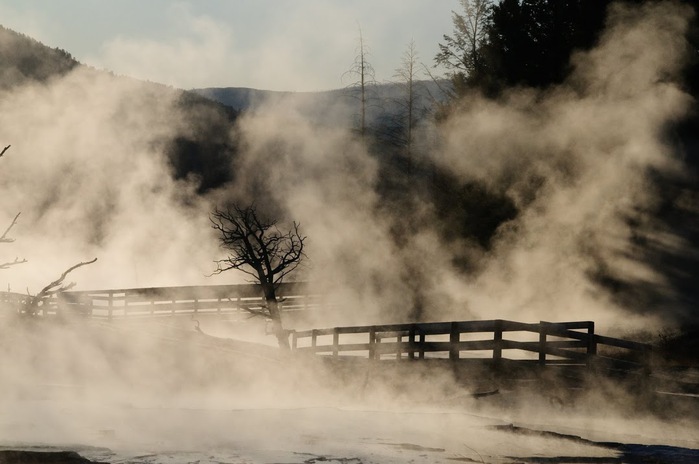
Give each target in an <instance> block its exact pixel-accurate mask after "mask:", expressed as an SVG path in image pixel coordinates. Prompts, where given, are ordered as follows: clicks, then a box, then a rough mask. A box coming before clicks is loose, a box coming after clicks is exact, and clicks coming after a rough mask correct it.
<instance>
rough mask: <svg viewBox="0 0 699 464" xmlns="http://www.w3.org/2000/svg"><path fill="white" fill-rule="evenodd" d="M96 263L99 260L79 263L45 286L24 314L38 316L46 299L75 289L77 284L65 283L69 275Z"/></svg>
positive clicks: (29, 303)
mask: <svg viewBox="0 0 699 464" xmlns="http://www.w3.org/2000/svg"><path fill="white" fill-rule="evenodd" d="M95 261H97V258H95V259H93V260H92V261H85V262H82V263H78V264H76V265H74V266H71V267H69V268H68V269H66V270H65V271H64V272H63V274H61V276H60V277H59V278H58V279H56V280H54V281H53V282H51V283H50V284H48V285H47V286H45V287H44V288H42V289H41V291H40V292H39V293H37V294H36V295H34V296H32V297H30V298H29V299H28V303H27V308H26V310H25V311H24V314H25V315H27V316H36V315H37V314H38V313H39V308H40V307H41V305H42V304H45V300H46V299H48V298H51V297H52V296H53V295H56V294H59V293H62V292H65V291H68V290H70V289H71V288H73V287H75V282H71V283H69V284H64V283H63V281H64V280H65V279H66V277H68V274H70V273H71V272H73V271H74V270H76V269H77V268H79V267H82V266H87V265H88V264H92V263H94V262H95Z"/></svg>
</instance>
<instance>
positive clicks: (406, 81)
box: [395, 40, 419, 169]
mask: <svg viewBox="0 0 699 464" xmlns="http://www.w3.org/2000/svg"><path fill="white" fill-rule="evenodd" d="M418 68H419V63H418V53H417V48H416V47H415V41H414V40H411V41H410V43H409V44H408V47H407V48H406V50H405V52H403V57H402V60H401V66H400V67H399V68H398V69H396V74H395V77H396V78H397V79H399V82H400V84H401V85H402V86H403V89H404V92H405V93H404V95H403V97H402V98H401V99H400V101H399V102H398V103H399V105H400V106H401V107H402V110H403V113H404V114H403V117H404V121H403V124H402V126H403V128H404V137H405V140H404V143H405V147H406V153H407V156H408V163H409V165H408V166H409V169H412V147H413V130H414V129H415V125H416V124H417V119H418V100H419V92H418V87H419V81H418V74H419V72H418Z"/></svg>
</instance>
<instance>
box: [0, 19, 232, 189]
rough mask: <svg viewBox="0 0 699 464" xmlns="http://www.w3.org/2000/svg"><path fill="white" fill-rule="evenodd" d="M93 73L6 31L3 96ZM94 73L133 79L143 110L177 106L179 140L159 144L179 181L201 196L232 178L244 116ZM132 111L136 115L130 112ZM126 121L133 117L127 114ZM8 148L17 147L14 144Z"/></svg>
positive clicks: (1, 37)
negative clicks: (236, 134)
mask: <svg viewBox="0 0 699 464" xmlns="http://www.w3.org/2000/svg"><path fill="white" fill-rule="evenodd" d="M78 69H82V70H86V69H89V68H87V67H86V66H85V65H83V64H81V63H79V62H78V61H77V60H75V59H74V58H73V57H72V56H71V55H70V53H68V52H66V51H64V50H61V49H58V48H50V47H48V46H46V45H44V44H42V43H40V42H38V41H36V40H34V39H32V38H30V37H27V36H26V35H24V34H20V33H18V32H15V31H12V30H10V29H7V28H5V27H2V26H0V90H2V91H8V92H11V91H12V90H13V89H15V88H18V87H20V86H23V85H27V84H32V83H33V84H43V85H50V83H51V81H52V80H53V79H57V78H61V77H64V76H66V75H68V74H69V73H70V72H72V71H74V70H78ZM90 71H91V72H93V73H96V74H99V73H104V74H109V75H110V76H111V78H112V79H114V80H115V81H114V82H115V84H116V83H117V82H118V81H119V80H124V79H129V80H131V81H135V82H137V83H138V85H139V86H140V87H141V89H142V91H140V92H139V95H140V101H139V102H137V103H139V104H141V106H150V105H153V104H157V101H156V100H157V99H158V98H159V97H158V96H159V95H163V94H168V93H170V94H171V95H172V98H173V99H175V100H176V102H177V103H176V105H175V112H176V113H178V114H177V117H174V118H171V119H172V120H173V121H177V120H179V121H180V123H179V126H178V128H177V130H176V131H173V132H176V133H177V135H176V136H173V138H171V139H169V140H161V141H158V145H159V146H162V147H163V149H164V151H165V152H166V154H167V156H168V158H169V161H170V165H171V174H172V176H173V177H174V178H178V179H180V178H193V179H196V180H197V182H198V190H199V191H200V192H204V191H207V190H209V189H211V188H215V187H218V186H220V185H222V184H223V183H225V182H227V181H229V180H230V179H231V178H232V172H231V170H230V165H231V159H232V158H233V157H234V156H235V153H236V151H237V150H236V146H235V142H234V141H231V137H230V133H231V129H232V127H233V126H234V124H235V121H236V119H237V117H238V112H237V111H235V110H234V109H232V108H231V107H228V106H226V105H223V104H220V103H217V102H215V101H212V100H211V99H208V98H204V97H203V96H200V95H198V94H196V93H194V92H188V91H184V90H180V89H174V88H171V87H167V86H164V85H162V84H156V83H152V82H143V81H137V80H133V79H131V78H128V77H123V76H114V75H112V74H110V73H107V72H106V71H98V70H94V69H91V70H90ZM134 103H136V102H126V101H125V102H124V107H125V108H126V112H127V113H128V112H129V111H134V112H135V111H138V109H137V108H136V107H137V106H138V105H135V104H134ZM129 108H131V109H129ZM124 117H128V114H125V115H124ZM2 143H6V144H7V143H13V141H12V140H8V141H2Z"/></svg>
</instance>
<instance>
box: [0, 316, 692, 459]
mask: <svg viewBox="0 0 699 464" xmlns="http://www.w3.org/2000/svg"><path fill="white" fill-rule="evenodd" d="M207 325H208V326H209V327H214V326H215V325H216V324H215V323H213V322H211V321H209V322H208V323H207ZM251 330H256V329H251ZM1 340H2V341H1V342H0V346H1V347H2V350H3V353H6V354H9V355H10V356H9V357H8V356H4V357H3V359H6V360H7V359H8V358H9V359H11V360H12V362H4V363H3V364H2V365H0V375H1V376H2V377H1V378H2V386H3V395H2V399H0V408H1V409H0V411H1V412H2V414H0V437H2V438H1V439H0V447H2V448H4V449H8V448H12V449H28V450H34V451H36V450H57V449H62V450H63V449H67V450H76V451H78V452H79V453H80V454H81V455H82V456H85V457H87V458H89V459H92V460H99V461H102V462H115V463H116V462H138V463H141V462H143V463H145V462H148V463H161V462H162V463H166V462H176V463H178V462H197V461H199V462H228V463H268V462H289V463H292V462H298V463H303V462H321V461H330V462H333V460H336V461H337V462H362V463H390V462H395V463H400V462H453V461H454V460H457V461H464V462H471V461H474V462H522V461H518V460H517V457H519V458H522V459H526V458H541V459H543V458H546V457H550V458H554V457H560V456H574V457H577V458H578V459H584V458H588V459H593V458H599V459H602V458H608V459H610V460H609V461H594V462H617V461H614V460H613V459H616V457H618V456H620V455H621V454H622V453H624V452H629V451H628V450H626V451H623V450H622V449H621V448H619V447H613V446H609V445H603V444H601V443H602V442H619V443H620V444H625V445H658V444H661V445H665V446H674V447H676V449H675V448H673V449H672V450H665V452H666V453H671V452H675V453H679V452H682V453H690V456H691V453H695V454H694V455H693V456H694V457H696V456H697V454H696V453H699V451H692V449H694V450H697V449H699V439H697V437H696V434H695V431H696V426H697V425H699V424H698V423H697V416H696V412H697V406H699V405H695V406H694V409H693V410H683V409H682V408H681V407H677V409H676V410H675V411H673V412H672V414H671V415H666V416H665V417H661V416H660V415H658V414H657V413H654V412H653V411H652V410H651V409H649V405H648V404H640V403H635V401H638V398H639V397H637V396H633V395H628V394H627V393H625V392H624V391H622V390H621V389H617V390H614V389H613V388H612V387H611V386H608V388H604V385H603V384H602V382H603V380H601V379H600V380H599V382H600V383H599V384H597V385H596V386H595V388H590V389H589V390H588V391H586V393H585V394H582V395H576V396H575V398H577V399H576V400H575V401H571V402H568V401H566V402H565V403H563V402H558V401H555V399H556V398H558V397H561V398H565V397H566V396H565V391H563V390H561V391H557V390H555V388H557V387H556V385H555V384H551V383H549V384H546V389H545V391H541V386H542V385H541V384H539V385H538V387H533V388H527V387H521V386H520V387H516V386H515V385H514V384H512V385H507V384H506V385H505V388H503V389H502V391H501V392H500V394H498V395H493V396H488V397H483V398H478V399H477V398H474V397H472V396H471V395H470V393H471V392H473V391H474V390H475V389H478V388H486V385H485V383H486V379H485V377H486V376H485V375H484V376H483V377H482V378H479V377H480V374H479V373H477V372H474V373H473V377H475V378H470V379H461V380H460V381H459V380H458V379H456V378H455V377H454V375H453V373H452V372H451V371H450V370H449V369H447V370H440V369H430V370H424V371H421V369H423V368H424V367H421V366H420V365H419V364H418V365H416V364H414V363H413V365H412V366H411V367H410V368H408V370H407V371H403V373H404V374H406V375H407V377H406V378H404V379H402V380H401V379H399V378H398V377H397V376H396V375H395V374H397V373H399V372H401V370H400V368H397V367H395V366H394V367H383V368H378V369H376V368H371V367H366V368H362V369H356V370H355V369H337V368H329V367H328V366H327V365H326V364H324V363H321V362H319V361H318V360H317V359H305V360H304V359H293V358H288V357H283V356H282V357H280V355H279V353H278V352H277V351H276V350H275V349H272V348H268V349H265V347H264V346H254V347H253V346H252V345H251V344H249V343H242V342H236V341H230V340H229V341H226V340H222V339H212V338H209V337H206V336H204V335H201V334H199V333H197V332H195V331H194V330H193V329H192V327H191V321H186V322H185V321H183V320H182V322H179V323H178V322H175V321H173V320H172V319H170V320H162V321H158V322H151V323H145V322H144V323H141V324H134V323H129V322H125V323H119V322H115V323H112V324H105V323H95V322H88V321H83V322H82V323H81V324H75V323H74V324H69V325H63V326H61V325H55V324H46V323H45V322H43V321H36V324H34V325H33V326H30V325H27V324H26V322H21V323H19V324H18V323H17V321H14V322H13V321H11V320H7V319H4V320H3V326H2V338H1ZM536 390H539V392H538V393H537V392H536ZM665 412H666V413H667V412H668V411H665ZM688 413H691V414H688ZM537 431H548V432H555V433H557V434H559V435H555V434H553V433H551V434H547V433H537ZM562 435H566V437H564V436H562ZM578 437H579V438H578ZM644 449H647V448H644ZM469 460H471V461H469ZM524 462H526V461H524ZM554 462H556V461H554ZM561 462H565V461H561ZM571 462H582V461H571ZM586 462H587V461H586ZM630 462H633V461H630ZM672 462H682V461H672ZM687 462H691V461H687Z"/></svg>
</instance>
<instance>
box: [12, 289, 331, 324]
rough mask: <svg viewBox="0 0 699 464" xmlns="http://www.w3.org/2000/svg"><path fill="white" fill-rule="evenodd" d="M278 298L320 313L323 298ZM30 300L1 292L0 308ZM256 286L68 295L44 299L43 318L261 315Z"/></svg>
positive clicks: (281, 292)
mask: <svg viewBox="0 0 699 464" xmlns="http://www.w3.org/2000/svg"><path fill="white" fill-rule="evenodd" d="M277 296H278V297H279V298H280V300H281V301H282V308H283V310H284V311H286V312H289V311H299V310H306V309H311V308H314V307H319V306H320V305H321V295H320V294H314V293H310V292H309V291H308V288H307V285H305V284H302V283H286V284H282V285H281V286H280V287H279V289H278V291H277ZM29 298H31V297H29V296H28V295H22V294H19V293H12V292H0V304H2V305H3V307H5V308H11V309H14V310H16V311H17V312H19V311H21V310H22V308H23V305H26V304H27V303H28V299H29ZM263 305H264V297H263V294H262V289H261V287H260V286H259V285H255V284H246V285H209V286H183V287H154V288H125V289H112V290H88V291H70V292H63V293H60V294H58V295H56V296H54V297H52V298H48V299H46V300H45V301H44V302H43V304H42V305H41V306H40V307H39V313H40V315H42V316H61V315H68V314H71V315H79V316H85V317H92V318H106V319H114V318H125V317H157V316H175V315H191V314H236V313H245V312H246V310H248V309H252V310H256V309H261V308H262V307H263Z"/></svg>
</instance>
